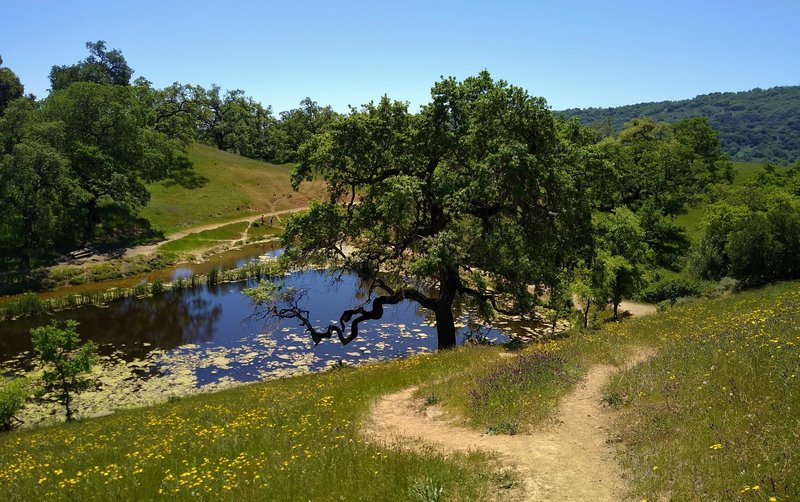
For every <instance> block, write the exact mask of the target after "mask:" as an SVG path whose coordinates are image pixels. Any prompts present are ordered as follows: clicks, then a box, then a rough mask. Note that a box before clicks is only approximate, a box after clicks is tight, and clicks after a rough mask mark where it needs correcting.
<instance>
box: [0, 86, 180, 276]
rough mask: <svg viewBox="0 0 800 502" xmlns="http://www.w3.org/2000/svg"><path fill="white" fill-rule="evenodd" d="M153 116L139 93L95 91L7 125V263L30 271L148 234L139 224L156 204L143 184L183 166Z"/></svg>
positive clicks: (26, 110) (52, 100)
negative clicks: (83, 249)
mask: <svg viewBox="0 0 800 502" xmlns="http://www.w3.org/2000/svg"><path fill="white" fill-rule="evenodd" d="M147 115H148V111H147V109H146V107H145V106H144V105H143V103H142V102H141V101H140V100H139V99H138V95H137V93H136V91H135V90H134V89H133V88H131V87H128V86H115V85H105V84H97V83H92V82H75V83H73V84H71V85H69V86H67V87H66V88H65V89H63V90H60V91H54V92H52V93H51V94H50V96H48V98H47V99H45V100H44V101H42V102H41V103H38V104H34V103H32V102H30V101H28V100H16V101H14V102H13V103H12V104H11V106H9V108H8V109H7V111H6V114H5V115H4V116H3V117H2V118H0V146H2V151H0V181H2V184H1V185H0V200H2V202H3V208H4V209H5V210H6V212H5V215H4V218H3V221H2V223H0V258H2V259H3V261H13V260H16V261H17V263H18V264H19V265H18V266H19V268H20V269H22V270H23V271H25V270H27V269H29V268H30V266H31V265H32V264H34V263H36V262H37V261H39V262H41V261H46V260H48V259H49V258H52V256H53V255H55V254H57V252H58V251H66V250H69V249H72V248H74V246H75V245H76V244H77V243H79V242H86V241H95V240H98V239H103V240H109V238H111V237H112V236H114V235H116V234H122V235H129V234H131V233H132V231H131V230H128V231H126V232H120V231H119V230H118V227H120V226H126V228H127V225H129V224H133V223H136V224H142V222H134V221H133V218H132V215H133V214H135V213H136V212H137V211H138V210H139V209H140V208H142V207H143V206H144V205H145V204H146V203H147V201H148V199H149V194H148V192H147V190H146V188H145V186H144V184H143V182H145V181H155V180H158V179H162V178H164V177H166V176H167V175H168V174H169V171H170V166H171V165H172V164H173V163H174V161H175V157H174V155H173V151H174V145H173V143H172V142H171V141H169V140H168V139H167V138H166V137H165V136H164V135H162V134H161V133H159V132H157V131H154V130H153V129H151V128H149V127H148V124H147ZM144 224H145V226H147V225H146V222H144Z"/></svg>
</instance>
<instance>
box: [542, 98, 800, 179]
mask: <svg viewBox="0 0 800 502" xmlns="http://www.w3.org/2000/svg"><path fill="white" fill-rule="evenodd" d="M557 113H560V114H563V115H564V116H566V117H578V118H579V119H580V121H581V122H583V123H584V124H605V123H606V122H607V121H611V123H612V124H613V125H614V127H615V128H616V129H617V130H619V129H620V128H621V127H622V124H624V123H625V122H627V121H629V120H631V119H633V118H636V117H645V116H647V117H652V118H654V119H656V120H663V121H666V122H677V121H679V120H682V119H685V118H689V117H708V119H709V121H710V122H711V125H712V126H713V127H714V128H715V129H716V130H717V131H719V138H720V141H721V142H722V149H723V150H724V151H725V152H727V153H728V154H729V155H730V156H731V158H732V159H733V160H737V161H759V162H774V163H778V164H791V163H794V162H796V161H798V160H800V118H798V117H800V86H791V87H773V88H771V89H767V90H763V89H753V90H752V91H745V92H722V93H720V92H715V93H713V94H705V95H702V96H697V97H695V98H692V99H685V100H681V101H661V102H659V103H640V104H636V105H627V106H619V107H616V108H587V109H578V108H573V109H570V110H564V111H562V112H557Z"/></svg>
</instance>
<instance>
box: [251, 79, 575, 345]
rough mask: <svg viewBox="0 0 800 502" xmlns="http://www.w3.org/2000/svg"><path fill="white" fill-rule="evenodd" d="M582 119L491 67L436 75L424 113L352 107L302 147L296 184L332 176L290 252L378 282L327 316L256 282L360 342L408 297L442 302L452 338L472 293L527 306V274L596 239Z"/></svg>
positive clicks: (329, 330)
mask: <svg viewBox="0 0 800 502" xmlns="http://www.w3.org/2000/svg"><path fill="white" fill-rule="evenodd" d="M571 127H574V124H566V123H563V122H561V121H558V120H556V118H555V117H554V116H553V114H552V113H551V112H550V111H549V110H548V108H547V105H546V103H545V101H544V99H542V98H536V97H532V96H530V95H529V94H528V93H527V92H526V91H525V90H523V89H521V88H519V87H515V86H511V85H509V84H507V83H506V82H504V81H502V80H499V81H495V80H493V79H492V77H491V76H490V75H489V74H488V73H487V72H483V73H481V74H480V75H478V76H475V77H471V78H468V79H466V80H464V81H463V82H458V81H456V80H455V79H453V78H448V79H443V80H441V81H439V82H437V83H436V84H435V85H434V87H433V89H432V91H431V101H430V102H429V103H428V104H427V105H425V106H423V107H422V109H421V111H420V112H419V113H418V114H411V113H409V111H408V105H407V104H405V103H401V102H397V101H391V100H390V99H389V98H387V97H383V98H382V99H381V100H380V101H379V102H377V103H369V104H367V105H365V106H363V107H362V108H361V109H359V110H353V111H352V112H351V113H350V114H349V115H347V116H345V117H343V118H341V119H339V120H336V121H334V122H333V123H332V124H330V125H329V126H328V127H327V128H326V129H325V130H324V131H323V132H322V133H320V134H316V135H314V136H312V137H311V139H310V140H309V141H308V142H306V143H305V144H304V146H303V147H302V148H301V152H300V157H301V163H300V165H299V167H298V168H297V169H296V170H295V172H294V173H293V181H294V183H295V184H298V183H299V182H301V181H302V180H305V179H310V178H312V177H321V178H323V179H324V180H325V181H326V182H327V183H328V189H329V198H328V200H326V201H323V202H319V203H317V204H315V205H313V206H312V207H311V210H310V211H309V212H308V213H307V214H305V215H302V216H300V217H297V218H295V219H293V220H292V221H291V222H290V224H289V225H288V226H287V229H286V232H285V235H284V238H283V243H284V244H285V246H286V253H285V255H284V260H285V263H286V264H290V265H301V264H308V263H319V262H329V261H331V260H334V261H336V262H337V265H336V266H337V267H338V268H339V269H340V270H342V271H347V272H351V273H356V274H358V275H359V276H361V277H362V278H364V279H367V280H368V281H369V282H370V284H371V287H370V289H369V292H368V294H367V297H366V298H365V299H364V301H363V302H361V303H360V304H359V305H355V306H354V307H353V309H351V310H348V311H346V312H344V313H343V314H342V316H341V318H340V320H339V322H338V323H336V324H331V325H329V326H327V327H324V328H317V327H315V326H313V325H312V323H311V322H310V320H309V317H308V313H307V312H305V311H304V310H303V306H302V304H301V298H302V292H300V291H296V290H293V289H292V288H290V287H288V286H286V285H283V284H280V283H263V284H262V285H261V286H260V287H259V288H258V289H257V290H255V291H251V294H252V295H253V297H254V299H256V301H257V303H259V304H260V305H261V308H262V309H263V310H262V312H263V313H264V314H266V315H272V316H278V317H287V318H295V319H298V320H300V321H301V322H302V323H304V325H305V326H306V327H307V329H308V331H309V332H310V333H311V335H312V337H313V339H314V340H315V342H319V341H320V340H322V339H323V338H326V337H331V336H337V337H338V338H339V339H340V340H341V341H342V342H343V343H348V342H349V341H351V340H353V339H354V338H355V337H356V336H357V335H358V329H359V324H360V323H362V322H364V321H368V320H370V319H378V318H380V317H381V316H382V314H383V308H384V306H385V305H387V304H396V303H399V302H401V301H403V300H411V301H414V302H416V303H418V304H419V305H420V306H421V307H423V308H424V309H427V310H429V311H430V312H432V313H433V315H434V316H435V319H436V326H437V333H438V341H439V346H440V347H448V346H452V345H454V344H455V343H456V332H455V326H454V315H455V314H456V306H457V305H459V304H463V303H473V304H475V305H476V306H477V307H478V310H479V312H481V313H483V314H484V315H485V316H487V317H488V316H490V315H491V312H492V311H494V310H498V311H504V312H512V311H513V312H522V311H525V308H526V307H529V306H530V305H531V302H532V301H533V298H532V297H531V294H530V293H529V291H528V285H530V284H553V283H554V282H555V281H556V280H557V276H558V270H559V268H560V267H561V266H564V265H566V264H567V263H569V262H570V260H573V259H574V258H575V256H576V251H577V250H578V249H579V248H580V247H581V246H583V245H585V244H586V239H587V237H588V235H587V233H586V232H585V230H586V229H587V228H588V227H589V225H590V211H589V202H588V197H586V196H585V193H584V192H585V190H586V187H585V186H584V184H583V183H582V181H581V180H582V179H583V178H584V177H585V173H584V172H583V171H584V167H585V162H583V159H584V156H583V155H581V152H582V149H583V148H584V146H583V145H581V144H579V143H576V142H573V141H571V140H570V137H571V135H570V132H571Z"/></svg>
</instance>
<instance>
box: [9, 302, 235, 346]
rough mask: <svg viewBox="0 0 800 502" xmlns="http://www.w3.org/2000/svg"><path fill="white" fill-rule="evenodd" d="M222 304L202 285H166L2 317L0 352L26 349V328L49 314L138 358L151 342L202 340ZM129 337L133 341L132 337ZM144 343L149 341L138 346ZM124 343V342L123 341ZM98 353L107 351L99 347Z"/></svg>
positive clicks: (83, 336)
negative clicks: (28, 315)
mask: <svg viewBox="0 0 800 502" xmlns="http://www.w3.org/2000/svg"><path fill="white" fill-rule="evenodd" d="M221 316H222V306H221V305H220V304H218V303H212V302H211V300H210V299H209V298H208V294H207V293H206V292H205V291H204V290H203V289H202V288H197V289H195V290H188V289H185V290H179V291H168V292H165V293H163V294H158V295H154V296H151V297H148V298H141V299H137V298H128V299H125V300H122V301H117V302H112V303H111V304H109V305H108V306H107V307H104V308H98V307H85V308H81V309H76V310H69V311H65V312H59V313H58V314H57V315H56V316H54V317H44V318H42V317H40V318H36V319H25V320H20V321H14V322H11V323H6V324H5V325H4V326H3V333H4V334H3V336H2V337H0V355H2V359H0V360H4V359H7V358H10V357H13V356H15V355H17V354H19V353H20V352H22V351H25V350H31V346H30V335H29V331H30V329H31V328H34V327H37V326H41V325H44V324H47V323H49V322H50V319H59V320H64V319H75V320H76V321H78V322H79V323H80V326H78V332H79V333H80V335H81V339H82V340H92V341H94V342H95V343H97V344H99V345H101V346H102V345H104V344H110V345H112V346H113V348H112V351H113V350H114V349H117V350H120V351H121V352H123V354H124V358H125V359H127V360H131V359H134V358H141V357H143V356H145V355H146V354H147V353H148V352H150V351H151V350H152V349H153V348H162V349H172V348H175V347H177V346H179V345H183V344H187V343H202V342H208V341H210V340H212V339H213V338H214V333H215V332H216V329H217V323H218V321H219V319H220V317H221ZM134 342H135V343H134ZM142 343H149V344H151V345H152V346H151V347H144V346H142V345H141V344H142ZM123 344H124V347H123ZM103 349H104V348H102V347H101V352H102V353H108V351H107V350H103Z"/></svg>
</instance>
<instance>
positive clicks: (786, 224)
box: [691, 185, 800, 285]
mask: <svg viewBox="0 0 800 502" xmlns="http://www.w3.org/2000/svg"><path fill="white" fill-rule="evenodd" d="M731 195H732V196H731V197H729V198H728V200H722V201H719V202H716V203H715V204H713V205H711V206H710V207H709V208H708V210H707V213H706V216H705V219H704V221H703V233H702V237H701V238H700V240H699V242H698V244H697V245H696V246H695V248H694V250H693V254H692V260H691V266H692V270H693V271H694V272H695V273H697V274H698V275H700V276H701V277H704V278H709V279H719V278H721V277H723V276H730V277H733V278H735V279H737V280H740V281H742V282H743V283H745V284H747V285H756V284H762V283H764V282H767V281H771V280H777V279H790V278H796V277H798V275H800V254H799V253H798V249H800V199H798V198H797V197H795V196H792V195H789V194H787V193H786V192H783V191H781V190H776V189H771V188H769V187H762V188H759V187H757V186H754V185H749V186H746V187H744V188H743V189H742V190H740V191H736V192H733V193H732V194H731Z"/></svg>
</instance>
